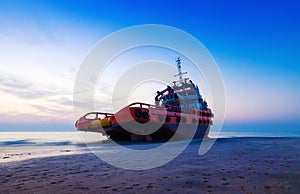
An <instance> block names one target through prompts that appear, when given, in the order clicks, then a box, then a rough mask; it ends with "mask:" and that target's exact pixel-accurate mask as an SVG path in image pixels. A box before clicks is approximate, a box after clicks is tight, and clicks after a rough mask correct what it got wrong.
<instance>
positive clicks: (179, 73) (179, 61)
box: [175, 57, 187, 85]
mask: <svg viewBox="0 0 300 194" xmlns="http://www.w3.org/2000/svg"><path fill="white" fill-rule="evenodd" d="M175 61H176V63H177V70H178V74H177V75H175V77H177V76H179V80H178V81H179V83H180V84H181V85H182V84H183V79H182V75H183V74H186V73H187V72H182V71H181V65H180V64H181V59H180V57H178V58H177V59H176V60H175Z"/></svg>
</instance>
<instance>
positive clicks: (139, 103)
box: [128, 102, 161, 108]
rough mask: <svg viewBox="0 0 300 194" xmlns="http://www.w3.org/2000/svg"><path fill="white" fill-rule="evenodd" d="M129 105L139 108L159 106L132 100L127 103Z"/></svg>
mask: <svg viewBox="0 0 300 194" xmlns="http://www.w3.org/2000/svg"><path fill="white" fill-rule="evenodd" d="M128 106H129V107H140V108H161V107H159V106H155V105H153V104H147V103H143V102H134V103H131V104H129V105H128Z"/></svg>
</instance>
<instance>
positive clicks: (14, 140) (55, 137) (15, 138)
mask: <svg viewBox="0 0 300 194" xmlns="http://www.w3.org/2000/svg"><path fill="white" fill-rule="evenodd" d="M80 133H86V132H80ZM88 134H89V135H90V136H91V137H92V138H90V139H89V140H91V141H92V142H93V143H94V145H95V146H98V147H103V149H104V148H105V149H111V147H110V146H109V145H110V143H109V141H107V137H105V136H102V135H101V134H98V133H88ZM209 136H210V137H212V138H241V137H266V138H267V137H286V138H300V134H299V133H298V132H297V131H296V132H220V133H219V134H217V133H210V134H209ZM89 143H90V142H89ZM101 149H102V148H101ZM87 152H89V149H88V148H87V147H86V146H85V143H84V141H82V139H81V137H80V135H79V133H78V132H76V131H74V132H0V163H3V162H10V161H20V160H24V159H31V158H38V157H49V156H57V155H66V154H80V153H87Z"/></svg>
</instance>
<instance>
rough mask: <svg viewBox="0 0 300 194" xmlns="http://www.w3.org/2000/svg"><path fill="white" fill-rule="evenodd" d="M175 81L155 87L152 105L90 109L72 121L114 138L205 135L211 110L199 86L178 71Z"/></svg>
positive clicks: (142, 139) (119, 139) (196, 136)
mask: <svg viewBox="0 0 300 194" xmlns="http://www.w3.org/2000/svg"><path fill="white" fill-rule="evenodd" d="M176 63H177V69H178V74H177V75H175V76H176V77H178V80H177V81H174V82H173V83H172V87H171V86H167V88H166V89H165V90H163V91H157V95H156V96H155V105H150V104H146V103H141V102H136V103H132V104H130V105H128V106H126V107H124V108H122V109H121V110H119V111H118V112H116V113H115V114H112V113H105V112H90V113H87V114H85V115H84V116H83V117H81V118H80V119H79V120H77V121H76V123H75V126H76V128H77V130H79V131H88V132H99V133H102V134H104V135H106V136H109V138H111V139H112V140H115V141H168V140H170V139H171V138H172V140H178V139H187V138H203V137H207V135H208V133H209V129H210V125H212V123H213V122H212V118H213V117H214V114H213V113H212V111H211V109H210V108H208V105H207V102H206V101H205V100H203V98H202V96H201V94H200V91H199V88H198V86H197V85H195V84H194V83H193V82H192V81H191V80H190V79H189V78H183V74H186V73H187V72H182V71H181V60H180V58H179V57H178V58H177V59H176Z"/></svg>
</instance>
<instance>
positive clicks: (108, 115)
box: [83, 112, 114, 120]
mask: <svg viewBox="0 0 300 194" xmlns="http://www.w3.org/2000/svg"><path fill="white" fill-rule="evenodd" d="M92 115H95V117H90V116H92ZM99 115H103V116H104V118H107V117H111V116H113V115H114V114H112V113H106V112H89V113H86V114H85V115H83V117H84V118H85V119H87V120H96V119H100V117H99Z"/></svg>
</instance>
